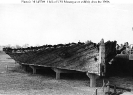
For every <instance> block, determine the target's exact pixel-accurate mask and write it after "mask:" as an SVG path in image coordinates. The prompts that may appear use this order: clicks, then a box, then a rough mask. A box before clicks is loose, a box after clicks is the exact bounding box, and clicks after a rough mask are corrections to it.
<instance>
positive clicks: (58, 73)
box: [56, 72, 60, 80]
mask: <svg viewBox="0 0 133 95" xmlns="http://www.w3.org/2000/svg"><path fill="white" fill-rule="evenodd" d="M56 79H57V80H58V79H60V72H56Z"/></svg>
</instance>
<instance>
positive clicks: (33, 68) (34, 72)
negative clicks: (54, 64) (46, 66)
mask: <svg viewBox="0 0 133 95" xmlns="http://www.w3.org/2000/svg"><path fill="white" fill-rule="evenodd" d="M29 67H31V69H32V70H33V74H36V68H35V67H34V66H31V65H29Z"/></svg>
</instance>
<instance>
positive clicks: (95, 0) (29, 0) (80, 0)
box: [21, 0, 110, 4]
mask: <svg viewBox="0 0 133 95" xmlns="http://www.w3.org/2000/svg"><path fill="white" fill-rule="evenodd" d="M21 3H71V4H76V3H110V1H109V0H75V1H74V0H21Z"/></svg>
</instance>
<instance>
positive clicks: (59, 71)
mask: <svg viewBox="0 0 133 95" xmlns="http://www.w3.org/2000/svg"><path fill="white" fill-rule="evenodd" d="M52 70H53V71H55V73H56V79H60V74H61V70H60V69H57V68H52Z"/></svg>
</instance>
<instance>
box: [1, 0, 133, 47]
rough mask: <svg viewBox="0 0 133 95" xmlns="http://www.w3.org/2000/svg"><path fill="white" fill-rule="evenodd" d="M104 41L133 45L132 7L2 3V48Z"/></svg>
mask: <svg viewBox="0 0 133 95" xmlns="http://www.w3.org/2000/svg"><path fill="white" fill-rule="evenodd" d="M3 1H4V0H3ZM102 38H103V39H104V40H105V42H106V41H108V40H110V41H114V40H116V41H117V42H118V43H119V44H120V43H124V42H129V43H130V44H133V3H125V2H124V3H108V4H104V3H101V4H65V3H64V4H61V3H59V4H58V3H57V4H43V3H42V4H32V3H15V2H13V3H12V2H10V3H8V2H6V3H5V2H0V45H8V44H10V45H12V46H13V45H20V46H22V45H24V44H29V45H30V46H36V45H45V44H53V45H54V44H60V43H63V44H65V43H71V42H79V41H80V42H86V41H87V40H91V41H92V42H96V43H98V42H100V40H101V39H102Z"/></svg>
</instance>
